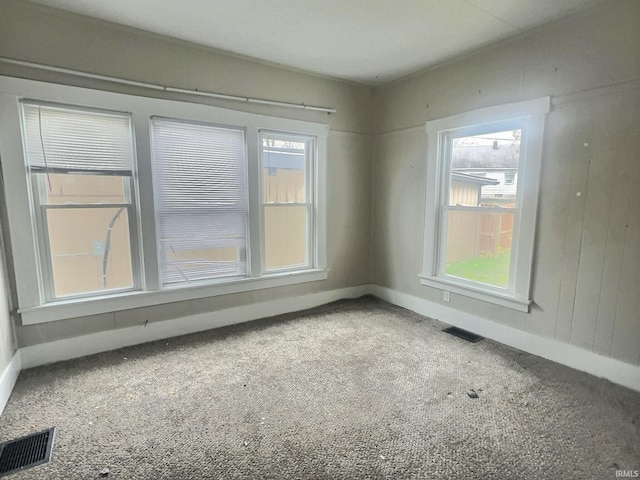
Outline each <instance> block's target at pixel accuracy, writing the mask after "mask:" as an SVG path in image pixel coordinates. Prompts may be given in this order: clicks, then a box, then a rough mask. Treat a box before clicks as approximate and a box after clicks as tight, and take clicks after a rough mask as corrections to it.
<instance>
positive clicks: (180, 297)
mask: <svg viewBox="0 0 640 480" xmlns="http://www.w3.org/2000/svg"><path fill="white" fill-rule="evenodd" d="M326 279H327V271H326V270H318V269H312V270H304V271H296V272H284V273H270V274H265V275H263V276H262V277H259V278H240V279H234V280H228V279H225V280H224V282H222V281H221V282H219V283H213V284H212V283H209V284H206V285H198V286H191V285H189V286H182V285H181V286H174V287H170V288H166V289H164V290H154V291H135V292H123V293H117V294H111V295H103V296H100V297H90V298H81V299H78V298H76V299H73V300H60V301H56V302H51V303H47V304H45V305H40V306H37V307H29V308H23V309H19V310H18V313H19V314H20V315H21V316H22V324H23V325H34V324H37V323H46V322H53V321H56V320H63V319H66V318H75V317H83V316H86V315H97V314H100V313H108V312H116V311H120V310H129V309H132V308H140V307H148V306H151V305H161V304H163V303H173V302H181V301H184V300H195V299H198V298H206V297H215V296H218V295H228V294H231V293H241V292H249V291H253V290H262V289H265V288H274V287H282V286H286V285H294V284H297V283H307V282H315V281H319V280H326Z"/></svg>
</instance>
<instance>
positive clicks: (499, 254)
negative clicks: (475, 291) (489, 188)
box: [444, 209, 514, 288]
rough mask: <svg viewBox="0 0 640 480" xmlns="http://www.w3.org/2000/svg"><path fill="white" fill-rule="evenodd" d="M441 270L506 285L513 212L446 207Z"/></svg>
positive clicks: (489, 283)
mask: <svg viewBox="0 0 640 480" xmlns="http://www.w3.org/2000/svg"><path fill="white" fill-rule="evenodd" d="M447 216H448V221H447V239H446V245H445V266H444V273H445V274H447V275H451V276H454V277H459V278H463V279H465V280H471V281H475V282H480V283H485V284H488V285H493V286H496V287H502V288H506V287H508V285H509V265H510V261H511V242H512V237H513V219H514V214H513V212H487V211H482V210H481V209H465V210H448V211H447Z"/></svg>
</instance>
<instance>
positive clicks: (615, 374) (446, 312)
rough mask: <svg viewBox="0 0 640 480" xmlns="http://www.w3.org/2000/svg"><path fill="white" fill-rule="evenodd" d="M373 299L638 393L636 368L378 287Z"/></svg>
mask: <svg viewBox="0 0 640 480" xmlns="http://www.w3.org/2000/svg"><path fill="white" fill-rule="evenodd" d="M369 292H370V293H371V294H373V295H375V296H376V297H378V298H380V299H382V300H385V301H387V302H389V303H393V304H394V305H398V306H399V307H403V308H406V309H408V310H411V311H413V312H416V313H419V314H421V315H424V316H427V317H430V318H436V319H438V320H440V321H441V322H444V323H447V324H450V325H453V326H455V327H460V328H464V329H465V330H470V331H472V332H474V333H477V334H479V335H482V336H484V337H487V338H490V339H492V340H495V341H497V342H500V343H503V344H505V345H509V346H511V347H514V348H517V349H519V350H523V351H525V352H528V353H532V354H533V355H537V356H539V357H542V358H546V359H548V360H551V361H553V362H556V363H560V364H562V365H566V366H567V367H571V368H573V369H575V370H579V371H582V372H586V373H589V374H591V375H594V376H596V377H600V378H606V379H607V380H610V381H611V382H613V383H617V384H618V385H622V386H624V387H627V388H630V389H632V390H635V391H638V392H640V366H637V365H632V364H630V363H625V362H622V361H620V360H616V359H613V358H610V357H605V356H602V355H598V354H597V353H594V352H591V351H589V350H585V349H583V348H579V347H576V346H574V345H569V344H567V343H563V342H559V341H558V340H555V339H552V338H545V337H540V336H538V335H534V334H532V333H528V332H525V331H522V330H518V329H516V328H513V327H509V326H506V325H502V324H499V323H496V322H492V321H491V320H487V319H485V318H482V317H478V316H476V315H473V314H470V313H465V312H461V311H459V310H456V309H454V308H451V307H447V306H445V305H441V304H438V303H435V302H432V301H429V300H425V299H422V298H419V297H415V296H413V295H408V294H406V293H402V292H398V291H396V290H392V289H389V288H385V287H381V286H379V285H369Z"/></svg>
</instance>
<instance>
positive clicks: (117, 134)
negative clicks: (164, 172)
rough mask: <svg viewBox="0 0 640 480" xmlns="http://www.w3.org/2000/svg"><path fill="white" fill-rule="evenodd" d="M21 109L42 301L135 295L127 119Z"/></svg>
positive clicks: (92, 113) (94, 113)
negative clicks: (103, 294)
mask: <svg viewBox="0 0 640 480" xmlns="http://www.w3.org/2000/svg"><path fill="white" fill-rule="evenodd" d="M22 110H23V118H24V132H25V134H24V143H25V150H26V157H27V158H26V160H27V165H28V170H29V174H30V177H31V194H32V201H33V203H34V210H35V218H36V219H37V224H36V230H37V231H38V239H39V249H40V252H41V254H40V261H41V264H40V268H41V272H42V276H43V279H44V282H43V283H44V285H43V286H44V293H45V296H46V298H48V299H54V298H60V297H68V296H78V295H86V294H91V293H96V292H103V291H108V290H122V289H132V288H135V287H136V286H137V285H138V276H137V269H136V268H135V263H134V261H133V259H134V258H135V256H136V255H135V254H136V244H135V242H134V238H135V231H136V227H135V209H134V208H133V198H134V195H133V194H132V192H133V191H134V184H133V182H132V178H133V165H134V161H133V148H132V130H131V124H130V118H129V116H128V115H127V114H122V113H113V112H105V111H92V110H79V109H73V108H66V107H65V108H63V107H59V106H54V105H46V104H37V103H26V102H25V103H23V105H22ZM132 225H133V227H132Z"/></svg>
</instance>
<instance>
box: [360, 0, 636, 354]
mask: <svg viewBox="0 0 640 480" xmlns="http://www.w3.org/2000/svg"><path fill="white" fill-rule="evenodd" d="M639 24H640V2H637V1H635V0H615V1H610V2H606V3H604V4H600V5H599V6H597V7H594V8H592V9H590V10H588V11H586V12H584V13H582V14H579V15H577V16H573V17H571V18H569V19H565V20H562V21H559V22H556V23H554V24H551V25H547V26H545V27H542V28H539V29H537V30H535V31H532V32H530V33H528V34H526V35H525V36H521V37H520V38H518V39H515V40H511V41H509V42H506V43H502V44H500V45H498V46H496V47H494V48H491V49H486V50H483V51H481V52H477V53H476V54H473V55H469V56H466V57H465V58H460V59H457V60H456V61H455V62H451V63H449V64H447V65H444V66H441V67H439V68H435V69H432V70H429V71H426V72H423V73H422V74H420V75H416V76H413V77H411V78H409V79H405V80H403V81H399V82H396V83H393V84H390V85H387V86H383V87H381V88H378V89H376V92H375V111H376V125H375V128H376V132H377V135H376V139H375V147H374V151H375V164H374V181H373V192H375V193H374V195H373V208H374V216H373V218H374V225H373V235H372V238H373V256H372V258H373V259H375V262H374V263H373V271H372V281H373V283H376V284H379V285H382V286H385V287H388V288H392V289H395V290H398V291H401V292H404V293H407V294H411V295H415V296H417V297H422V298H425V299H428V300H432V301H435V302H440V303H442V292H441V291H440V290H436V289H431V288H429V287H425V286H422V285H420V282H419V278H418V274H419V273H420V269H421V265H422V255H423V254H422V228H423V218H424V200H425V180H426V179H425V163H426V147H427V139H426V135H425V133H424V131H425V127H424V125H425V122H426V121H427V120H432V119H436V118H441V117H445V116H448V115H452V114H456V113H460V112H464V111H467V110H472V109H474V108H480V107H485V106H490V105H496V104H500V103H507V102H513V101H518V100H525V99H531V98H536V97H540V96H546V95H551V96H552V103H553V108H552V112H551V113H550V115H549V116H548V120H547V125H546V134H545V146H544V158H543V164H542V179H541V180H542V182H541V185H542V189H541V195H540V205H539V216H538V228H537V248H536V251H535V257H534V269H533V300H534V302H535V304H534V305H533V308H532V311H531V314H529V315H527V314H523V313H518V312H515V311H513V310H510V309H507V308H503V307H498V306H494V305H490V304H487V303H485V302H482V301H478V300H473V299H470V298H467V297H463V296H459V295H453V294H452V295H451V297H452V298H451V304H450V305H451V306H453V307H454V308H457V309H459V310H462V311H465V312H468V313H472V314H475V315H477V316H480V317H484V318H487V319H490V320H494V321H496V322H499V323H502V324H505V325H508V326H511V327H515V328H518V329H522V330H525V331H527V332H531V333H534V334H536V335H540V336H543V337H550V338H556V339H558V340H560V341H562V342H567V343H570V344H573V345H576V346H579V347H582V348H585V349H588V350H593V351H595V352H597V353H599V354H603V355H607V356H611V357H614V358H616V359H619V360H622V361H625V362H629V363H632V364H640V342H639V341H638V339H640V287H639V283H638V282H639V280H640V157H639V152H640V29H639V28H638V25H639ZM412 127H415V128H412ZM585 144H588V146H585ZM577 192H581V196H576V193H577ZM442 320H443V321H445V322H446V319H442Z"/></svg>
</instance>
